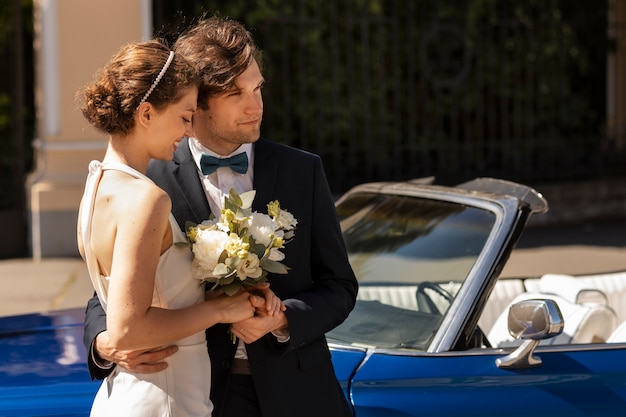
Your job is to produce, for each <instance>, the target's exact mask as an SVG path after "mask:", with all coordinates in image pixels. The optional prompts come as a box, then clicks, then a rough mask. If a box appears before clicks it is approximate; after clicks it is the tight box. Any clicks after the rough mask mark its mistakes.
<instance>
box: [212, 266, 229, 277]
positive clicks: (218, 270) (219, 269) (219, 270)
mask: <svg viewBox="0 0 626 417" xmlns="http://www.w3.org/2000/svg"><path fill="white" fill-rule="evenodd" d="M229 272H230V271H229V269H228V267H227V266H226V264H224V263H219V264H217V266H216V267H215V269H214V270H213V275H219V276H225V275H228V273H229Z"/></svg>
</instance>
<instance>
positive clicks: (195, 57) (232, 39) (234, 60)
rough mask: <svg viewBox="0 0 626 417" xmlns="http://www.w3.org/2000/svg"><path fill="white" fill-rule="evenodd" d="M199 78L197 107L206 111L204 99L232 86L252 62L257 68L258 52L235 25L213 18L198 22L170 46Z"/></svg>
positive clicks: (259, 57)
mask: <svg viewBox="0 0 626 417" xmlns="http://www.w3.org/2000/svg"><path fill="white" fill-rule="evenodd" d="M174 51H176V53H178V54H181V55H182V56H184V57H185V58H187V59H188V60H189V61H190V62H191V63H192V65H193V66H194V67H195V69H196V71H197V72H198V75H199V77H200V86H199V89H198V107H199V108H201V109H203V110H206V109H207V108H208V98H209V97H211V96H214V95H218V94H221V93H223V92H225V91H228V90H229V89H230V88H232V87H233V85H234V83H235V79H236V78H237V77H238V76H239V75H241V74H242V73H243V72H244V71H245V70H246V69H247V68H248V66H249V65H250V64H251V63H252V61H253V60H256V61H257V64H258V65H259V67H260V66H261V53H260V50H259V49H258V48H257V46H256V44H255V42H254V39H253V38H252V35H251V34H250V32H249V31H248V30H247V29H246V28H245V27H244V26H243V25H242V24H241V23H239V22H237V21H235V20H232V19H227V18H221V17H218V16H213V17H210V18H207V19H201V20H200V21H198V23H197V24H196V25H194V26H192V27H191V28H189V29H188V30H187V31H185V32H184V33H183V34H182V35H181V36H180V37H179V38H178V40H177V41H176V43H175V44H174Z"/></svg>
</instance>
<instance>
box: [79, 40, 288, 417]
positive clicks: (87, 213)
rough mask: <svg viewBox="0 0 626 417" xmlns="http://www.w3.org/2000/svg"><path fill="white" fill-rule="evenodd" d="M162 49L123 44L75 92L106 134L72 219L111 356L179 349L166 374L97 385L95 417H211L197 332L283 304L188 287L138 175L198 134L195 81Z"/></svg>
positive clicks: (183, 264) (119, 375)
mask: <svg viewBox="0 0 626 417" xmlns="http://www.w3.org/2000/svg"><path fill="white" fill-rule="evenodd" d="M196 77H197V76H196V74H195V73H194V71H193V70H192V68H191V66H190V65H189V63H188V62H186V61H185V59H184V58H183V57H181V56H178V55H175V54H174V52H171V51H170V50H169V48H168V47H166V46H165V45H164V44H163V43H161V42H160V41H158V40H152V41H148V42H142V43H135V44H129V45H126V46H124V47H122V48H121V49H120V50H119V51H118V53H117V54H115V55H114V56H113V57H112V58H111V60H110V61H109V62H108V63H107V64H106V66H105V67H104V68H102V69H101V70H100V71H99V72H98V73H97V74H96V77H95V79H94V81H93V82H92V83H91V84H90V85H88V86H87V87H86V88H85V89H84V90H83V91H82V92H81V93H80V96H79V97H80V99H81V100H82V105H81V111H82V113H83V115H84V116H85V118H86V119H87V120H88V121H89V122H90V123H91V124H92V125H93V126H94V127H95V128H97V129H98V130H100V131H102V132H104V133H106V134H108V135H109V141H108V146H107V150H106V153H105V155H104V158H103V160H102V162H98V161H92V162H91V163H90V165H89V173H88V176H87V181H86V185H85V191H84V195H83V198H82V200H81V204H80V209H79V217H78V219H79V220H78V227H77V233H78V246H79V249H80V253H81V255H82V257H83V258H84V260H85V262H86V264H87V267H88V270H89V275H90V278H91V280H92V283H93V285H94V289H95V291H96V293H97V295H98V297H99V299H100V302H101V303H102V305H103V306H104V308H105V310H106V313H107V329H108V336H109V337H110V339H111V341H112V342H113V343H114V345H115V347H116V349H118V350H139V349H151V348H155V349H156V348H158V347H160V346H165V345H171V344H176V345H177V346H178V351H177V352H176V353H175V354H174V355H173V356H171V357H170V358H168V366H167V368H166V369H164V370H163V371H160V372H157V373H153V374H141V373H133V372H131V371H128V370H126V369H124V368H123V367H121V366H117V367H116V368H115V371H114V372H113V373H112V374H111V375H110V376H109V377H108V378H107V379H106V380H105V381H103V383H102V385H101V387H100V389H99V391H98V393H97V395H96V398H95V400H94V403H93V406H92V410H91V415H92V416H116V417H122V416H185V417H187V416H189V417H191V416H203V417H206V416H210V414H211V411H212V404H211V401H210V400H209V392H210V384H211V367H210V360H209V356H208V354H207V350H206V338H205V333H204V330H205V329H206V328H207V327H211V326H213V325H214V324H216V323H232V322H238V321H241V320H244V319H246V318H249V317H252V316H253V315H254V311H255V308H257V307H261V306H263V307H265V308H269V309H270V310H271V311H274V312H276V311H277V310H278V309H280V308H281V302H280V300H279V299H278V298H277V297H275V296H274V294H273V293H272V292H271V291H270V290H269V289H268V287H267V285H263V286H261V287H260V288H257V290H259V289H260V290H261V296H259V295H252V294H250V293H246V292H244V293H241V294H238V295H235V296H232V297H229V296H226V295H220V296H217V297H212V298H211V299H209V300H205V291H204V288H203V287H202V286H201V284H200V281H199V280H197V279H194V278H192V274H191V261H192V255H191V251H190V250H189V248H188V247H186V246H184V245H175V243H176V242H184V241H185V240H186V237H185V235H184V233H183V232H182V231H181V230H180V228H179V227H178V225H177V223H176V221H175V220H174V217H173V216H172V214H171V213H170V211H171V201H170V199H169V197H168V195H167V193H166V192H165V191H163V190H162V189H160V188H159V187H158V186H156V185H155V184H154V183H153V182H152V181H151V180H150V179H148V177H146V176H145V172H146V168H147V166H148V162H149V161H150V159H151V158H156V159H161V160H169V159H171V158H172V155H173V153H174V150H175V149H176V146H177V144H178V143H179V142H180V141H181V140H182V138H183V137H184V136H193V132H192V125H191V119H192V116H193V114H194V111H195V109H196V99H197V94H198V90H197V78H196Z"/></svg>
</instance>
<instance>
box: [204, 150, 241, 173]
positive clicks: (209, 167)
mask: <svg viewBox="0 0 626 417" xmlns="http://www.w3.org/2000/svg"><path fill="white" fill-rule="evenodd" d="M220 167H229V168H230V169H232V170H233V171H235V172H237V173H239V174H245V173H246V171H248V155H246V153H245V152H242V153H238V154H237V155H233V156H231V157H230V158H216V157H214V156H211V155H207V154H202V157H201V158H200V169H201V170H202V174H204V175H209V174H212V173H214V172H215V170H216V169H218V168H220Z"/></svg>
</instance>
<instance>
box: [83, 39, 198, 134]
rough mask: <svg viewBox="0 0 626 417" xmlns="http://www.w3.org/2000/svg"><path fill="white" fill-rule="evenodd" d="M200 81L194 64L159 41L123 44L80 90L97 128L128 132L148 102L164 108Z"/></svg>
mask: <svg viewBox="0 0 626 417" xmlns="http://www.w3.org/2000/svg"><path fill="white" fill-rule="evenodd" d="M197 84H198V78H197V76H196V73H195V71H194V69H193V67H192V66H191V65H190V64H189V62H188V61H187V60H186V59H184V58H183V57H182V56H181V55H180V54H174V53H173V52H171V51H170V49H169V48H168V47H167V46H165V45H164V44H163V43H162V42H161V41H159V40H151V41H147V42H140V43H132V44H128V45H125V46H123V47H122V48H121V49H120V50H119V51H118V52H117V53H116V54H115V55H114V56H113V57H112V58H111V60H110V61H109V62H108V63H107V64H106V65H105V66H104V67H103V68H102V69H100V70H99V71H98V72H97V73H96V76H95V79H94V81H93V82H92V83H91V84H90V85H88V86H87V87H85V89H84V90H82V91H81V92H79V99H80V100H81V101H82V104H81V107H80V110H81V111H82V113H83V115H84V116H85V118H86V119H87V120H88V121H89V123H91V124H92V125H93V126H94V127H95V128H96V129H98V130H100V131H102V132H104V133H108V134H121V135H126V134H128V132H129V131H130V130H131V129H132V128H133V126H134V114H135V111H136V110H137V109H138V107H139V106H140V105H141V104H142V103H144V102H150V104H152V105H153V106H154V107H156V108H157V109H159V110H161V109H163V108H164V107H166V106H167V105H168V104H173V103H176V102H177V101H178V100H180V98H181V97H182V94H181V93H182V91H181V90H183V89H184V88H186V87H190V86H193V85H197Z"/></svg>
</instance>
